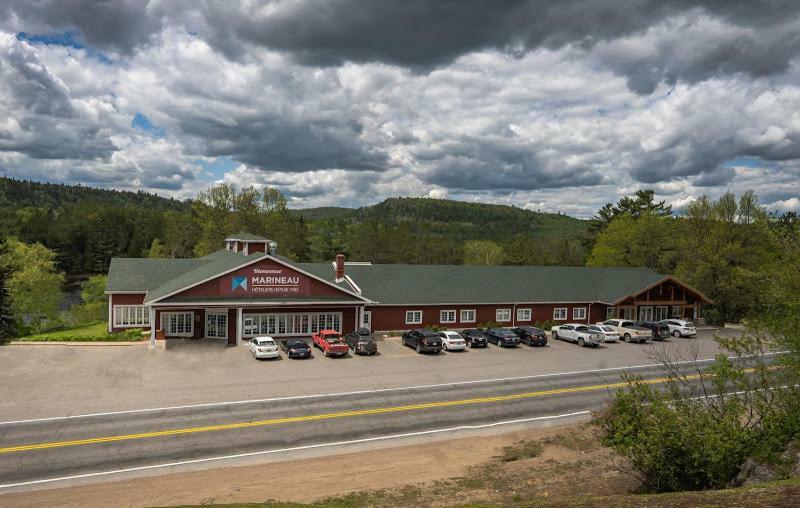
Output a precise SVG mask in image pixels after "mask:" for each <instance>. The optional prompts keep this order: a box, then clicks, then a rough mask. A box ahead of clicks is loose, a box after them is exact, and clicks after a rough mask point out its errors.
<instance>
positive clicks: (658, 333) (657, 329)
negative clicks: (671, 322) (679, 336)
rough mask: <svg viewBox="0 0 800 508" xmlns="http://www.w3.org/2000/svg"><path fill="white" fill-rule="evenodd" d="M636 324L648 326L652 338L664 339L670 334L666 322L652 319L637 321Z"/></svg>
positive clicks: (643, 326)
mask: <svg viewBox="0 0 800 508" xmlns="http://www.w3.org/2000/svg"><path fill="white" fill-rule="evenodd" d="M636 326H641V327H642V328H648V329H650V330H651V331H652V332H653V340H664V339H666V338H667V337H669V336H670V335H671V332H670V330H669V326H668V325H667V324H666V323H654V322H652V321H637V322H636Z"/></svg>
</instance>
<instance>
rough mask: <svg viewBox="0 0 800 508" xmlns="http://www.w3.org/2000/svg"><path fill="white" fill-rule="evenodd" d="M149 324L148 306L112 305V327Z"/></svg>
mask: <svg viewBox="0 0 800 508" xmlns="http://www.w3.org/2000/svg"><path fill="white" fill-rule="evenodd" d="M135 326H150V308H149V307H145V306H144V305H114V327H115V328H128V327H135Z"/></svg>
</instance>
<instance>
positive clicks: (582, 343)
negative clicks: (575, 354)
mask: <svg viewBox="0 0 800 508" xmlns="http://www.w3.org/2000/svg"><path fill="white" fill-rule="evenodd" d="M578 345H579V346H580V347H586V341H585V340H583V337H578Z"/></svg>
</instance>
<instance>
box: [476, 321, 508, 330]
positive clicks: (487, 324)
mask: <svg viewBox="0 0 800 508" xmlns="http://www.w3.org/2000/svg"><path fill="white" fill-rule="evenodd" d="M502 327H503V325H502V324H501V323H498V322H497V321H487V322H485V323H480V324H479V325H478V328H480V329H481V330H486V329H487V328H502Z"/></svg>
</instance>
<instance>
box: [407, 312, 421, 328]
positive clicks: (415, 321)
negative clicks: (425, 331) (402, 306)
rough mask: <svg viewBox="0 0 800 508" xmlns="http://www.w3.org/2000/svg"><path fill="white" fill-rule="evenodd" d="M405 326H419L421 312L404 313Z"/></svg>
mask: <svg viewBox="0 0 800 508" xmlns="http://www.w3.org/2000/svg"><path fill="white" fill-rule="evenodd" d="M406 324H407V325H421V324H422V311H421V310H407V311H406Z"/></svg>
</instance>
